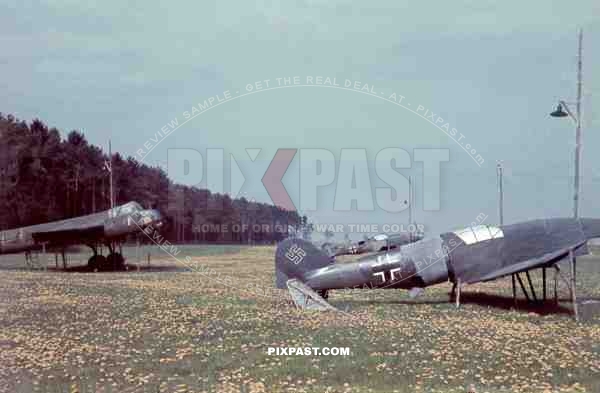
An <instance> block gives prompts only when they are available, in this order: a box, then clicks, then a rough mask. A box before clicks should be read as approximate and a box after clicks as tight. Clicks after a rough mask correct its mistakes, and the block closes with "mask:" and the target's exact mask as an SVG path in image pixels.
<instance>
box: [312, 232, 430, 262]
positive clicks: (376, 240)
mask: <svg viewBox="0 0 600 393" xmlns="http://www.w3.org/2000/svg"><path fill="white" fill-rule="evenodd" d="M423 237H424V234H423V232H417V233H412V232H411V233H404V232H402V233H394V234H389V235H388V234H386V233H380V234H378V235H373V236H370V237H369V238H368V239H365V240H361V241H359V242H355V243H352V244H346V243H338V244H330V243H325V244H323V245H322V246H321V249H323V250H325V251H326V252H328V253H329V254H335V256H336V257H337V256H340V255H355V254H365V253H373V252H380V251H386V250H388V251H389V250H393V249H396V248H398V247H400V246H403V245H405V244H409V243H413V242H416V241H419V240H421V239H423Z"/></svg>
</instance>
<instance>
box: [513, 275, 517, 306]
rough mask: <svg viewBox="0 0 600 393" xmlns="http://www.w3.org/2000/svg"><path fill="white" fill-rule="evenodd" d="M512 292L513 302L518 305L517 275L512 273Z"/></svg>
mask: <svg viewBox="0 0 600 393" xmlns="http://www.w3.org/2000/svg"><path fill="white" fill-rule="evenodd" d="M512 294H513V303H514V306H515V307H516V306H517V283H516V280H515V275H514V274H513V275H512Z"/></svg>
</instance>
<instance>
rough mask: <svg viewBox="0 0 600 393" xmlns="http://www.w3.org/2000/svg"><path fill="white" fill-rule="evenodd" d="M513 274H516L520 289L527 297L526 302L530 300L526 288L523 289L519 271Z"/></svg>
mask: <svg viewBox="0 0 600 393" xmlns="http://www.w3.org/2000/svg"><path fill="white" fill-rule="evenodd" d="M515 276H517V280H518V281H519V285H520V286H521V290H522V291H523V293H524V294H525V298H526V299H527V301H528V302H530V301H531V299H530V298H529V294H528V293H527V290H526V289H525V285H523V281H522V280H521V276H519V273H516V274H515Z"/></svg>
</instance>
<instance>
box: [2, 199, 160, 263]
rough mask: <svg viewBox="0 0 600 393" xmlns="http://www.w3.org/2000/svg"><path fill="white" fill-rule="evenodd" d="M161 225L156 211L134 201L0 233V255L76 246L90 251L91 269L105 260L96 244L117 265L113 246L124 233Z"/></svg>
mask: <svg viewBox="0 0 600 393" xmlns="http://www.w3.org/2000/svg"><path fill="white" fill-rule="evenodd" d="M160 226H162V218H161V215H160V213H159V212H158V211H157V210H151V209H147V210H144V209H142V207H141V206H140V204H138V203H137V202H129V203H126V204H124V205H121V206H117V207H115V208H113V209H109V210H105V211H102V212H99V213H94V214H89V215H85V216H80V217H74V218H69V219H66V220H61V221H54V222H48V223H44V224H39V225H32V226H28V227H22V228H16V229H9V230H5V231H1V232H0V255H1V254H15V253H21V252H26V253H28V252H32V251H39V250H41V249H42V248H43V247H45V248H46V250H50V249H52V250H55V251H56V250H61V249H62V250H64V249H65V248H66V247H68V246H71V245H76V244H85V245H88V246H90V247H91V248H92V250H93V252H94V256H93V257H92V258H90V261H89V264H90V265H91V267H102V266H100V265H102V264H103V263H104V262H106V259H107V258H105V257H103V256H101V255H97V248H98V246H99V245H103V244H105V245H107V246H108V248H109V250H110V253H111V254H109V256H108V259H110V258H111V257H112V258H113V259H115V260H116V261H117V262H118V263H119V264H122V263H123V259H122V256H121V255H120V254H118V253H117V252H116V250H115V246H116V245H117V244H118V243H119V242H121V241H122V240H123V239H124V238H125V237H126V236H127V235H128V234H130V233H133V232H136V231H140V230H144V229H147V228H148V227H154V228H157V229H158V228H159V227H160Z"/></svg>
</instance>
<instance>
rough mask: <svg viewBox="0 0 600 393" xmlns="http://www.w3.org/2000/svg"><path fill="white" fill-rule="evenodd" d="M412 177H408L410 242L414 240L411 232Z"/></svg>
mask: <svg viewBox="0 0 600 393" xmlns="http://www.w3.org/2000/svg"><path fill="white" fill-rule="evenodd" d="M412 204H413V201H412V176H409V177H408V228H407V229H408V230H409V232H408V237H409V239H410V241H411V242H412V240H413V235H412V232H410V224H411V223H412Z"/></svg>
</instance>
